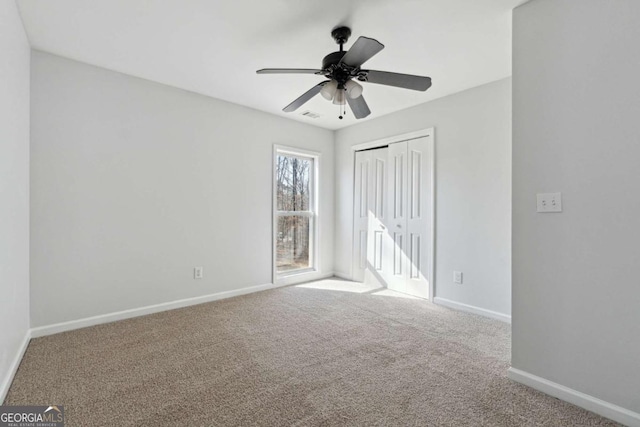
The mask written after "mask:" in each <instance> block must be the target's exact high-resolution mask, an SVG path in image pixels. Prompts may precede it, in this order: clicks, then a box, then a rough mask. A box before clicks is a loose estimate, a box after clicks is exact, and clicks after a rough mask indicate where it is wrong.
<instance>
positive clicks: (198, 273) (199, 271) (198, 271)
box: [193, 267, 204, 279]
mask: <svg viewBox="0 0 640 427" xmlns="http://www.w3.org/2000/svg"><path fill="white" fill-rule="evenodd" d="M202 277H204V268H202V267H194V268H193V278H194V279H202Z"/></svg>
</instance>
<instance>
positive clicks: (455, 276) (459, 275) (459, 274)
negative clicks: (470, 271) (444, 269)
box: [453, 271, 462, 285]
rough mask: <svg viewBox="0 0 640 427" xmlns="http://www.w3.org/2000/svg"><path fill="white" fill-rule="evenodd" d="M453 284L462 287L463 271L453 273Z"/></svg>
mask: <svg viewBox="0 0 640 427" xmlns="http://www.w3.org/2000/svg"><path fill="white" fill-rule="evenodd" d="M453 283H457V284H458V285H462V271H454V272H453Z"/></svg>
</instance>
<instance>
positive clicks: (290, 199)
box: [276, 155, 313, 211]
mask: <svg viewBox="0 0 640 427" xmlns="http://www.w3.org/2000/svg"><path fill="white" fill-rule="evenodd" d="M312 169H313V160H312V159H301V158H298V157H289V156H284V155H278V158H277V160H276V181H277V182H276V185H277V197H278V210H279V211H308V210H310V208H309V206H310V200H311V193H310V190H311V182H310V178H311V176H312Z"/></svg>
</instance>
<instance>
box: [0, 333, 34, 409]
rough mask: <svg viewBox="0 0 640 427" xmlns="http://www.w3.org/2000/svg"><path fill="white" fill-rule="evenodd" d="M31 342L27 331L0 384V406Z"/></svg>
mask: <svg viewBox="0 0 640 427" xmlns="http://www.w3.org/2000/svg"><path fill="white" fill-rule="evenodd" d="M30 340H31V330H27V331H26V332H25V334H24V338H23V339H22V343H20V347H19V348H18V352H17V353H16V355H15V357H14V358H13V362H11V365H10V366H9V371H8V372H7V376H6V377H5V378H4V379H2V383H0V405H2V404H4V399H5V398H6V397H7V393H8V392H9V387H11V383H12V382H13V377H14V376H15V375H16V372H17V371H18V367H19V366H20V362H22V357H23V356H24V352H25V351H27V347H28V346H29V341H30Z"/></svg>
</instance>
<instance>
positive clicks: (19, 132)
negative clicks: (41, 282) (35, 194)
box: [0, 1, 30, 402]
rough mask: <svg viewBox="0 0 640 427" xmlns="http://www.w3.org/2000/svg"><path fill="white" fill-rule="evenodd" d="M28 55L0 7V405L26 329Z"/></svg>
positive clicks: (15, 19) (5, 4)
mask: <svg viewBox="0 0 640 427" xmlns="http://www.w3.org/2000/svg"><path fill="white" fill-rule="evenodd" d="M29 49H30V48H29V42H28V41H27V37H26V35H25V33H24V30H23V28H22V22H21V21H20V16H19V15H18V9H17V7H16V4H15V2H14V1H2V2H0V55H1V56H2V60H0V402H2V400H3V399H4V393H5V392H6V390H7V386H8V384H7V382H8V381H9V380H10V377H11V374H12V372H11V371H12V364H13V363H14V360H15V358H16V356H17V355H18V353H19V351H20V348H21V345H22V342H23V340H24V339H25V335H26V333H27V330H28V329H29Z"/></svg>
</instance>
